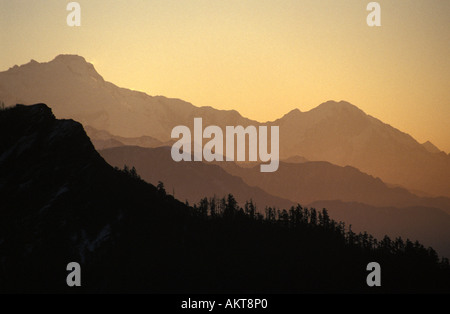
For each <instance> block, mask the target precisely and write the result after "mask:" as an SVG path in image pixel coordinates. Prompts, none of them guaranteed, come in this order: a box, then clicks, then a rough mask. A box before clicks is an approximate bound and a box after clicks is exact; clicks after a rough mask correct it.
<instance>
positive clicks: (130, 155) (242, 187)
mask: <svg viewBox="0 0 450 314" xmlns="http://www.w3.org/2000/svg"><path fill="white" fill-rule="evenodd" d="M100 154H101V156H102V157H103V158H105V160H106V161H107V162H108V163H109V164H110V165H112V166H116V167H119V168H123V166H124V165H128V166H129V167H132V166H134V167H136V170H137V172H138V174H139V175H140V176H141V177H142V179H144V180H145V181H147V182H149V183H152V184H154V185H156V184H158V181H162V182H163V183H164V185H165V187H166V189H167V191H168V193H171V194H172V193H175V197H176V198H177V199H180V200H182V201H184V200H188V201H189V203H191V204H194V203H198V202H199V201H200V199H201V198H203V197H205V196H206V197H213V196H216V197H217V198H221V197H223V196H226V195H227V194H228V193H231V194H233V195H234V196H235V198H236V200H237V201H238V202H239V204H240V205H241V206H244V203H245V201H247V200H250V199H252V200H253V202H255V204H256V205H257V206H259V209H260V211H261V212H264V208H265V207H266V206H275V207H278V208H288V207H290V206H292V205H294V204H295V203H294V202H291V201H288V200H286V199H282V198H280V197H276V196H273V195H271V194H269V193H268V192H267V191H263V190H262V189H260V188H258V187H251V186H248V185H247V184H246V183H244V181H243V180H242V179H241V178H240V177H238V176H233V175H230V174H229V173H228V172H226V171H225V170H223V169H222V168H221V167H219V166H217V165H213V164H206V163H202V162H183V161H182V162H175V161H173V160H172V157H171V156H170V147H160V148H154V149H152V148H142V147H132V146H122V147H116V148H110V149H105V150H101V151H100Z"/></svg>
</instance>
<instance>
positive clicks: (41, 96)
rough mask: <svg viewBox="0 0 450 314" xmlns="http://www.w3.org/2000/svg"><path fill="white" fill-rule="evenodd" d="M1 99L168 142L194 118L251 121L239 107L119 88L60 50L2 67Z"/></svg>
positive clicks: (226, 122)
mask: <svg viewBox="0 0 450 314" xmlns="http://www.w3.org/2000/svg"><path fill="white" fill-rule="evenodd" d="M0 99H2V100H3V101H4V102H5V103H6V104H7V105H15V104H17V103H21V104H26V105H29V104H34V103H36V102H45V103H48V104H51V108H52V110H53V112H54V114H55V116H56V117H57V118H61V119H65V118H70V119H74V120H77V121H79V122H81V123H82V124H83V125H89V126H92V127H93V128H95V129H98V130H105V131H108V132H109V133H111V134H115V135H119V136H122V137H140V136H143V135H147V136H152V137H154V138H156V139H157V140H160V141H163V142H165V141H168V140H170V134H171V131H172V128H173V127H175V126H177V125H188V126H190V127H191V126H192V125H193V120H194V117H203V120H204V122H205V123H208V124H215V125H219V126H225V125H234V124H236V123H238V124H239V123H244V124H247V123H248V122H249V120H247V119H244V118H242V117H241V116H240V114H239V113H238V112H236V111H224V110H222V111H221V110H216V109H213V108H211V107H203V108H198V107H195V106H193V105H192V104H190V103H187V102H185V101H182V100H179V99H170V98H166V97H162V96H155V97H152V96H149V95H147V94H145V93H141V92H136V91H132V90H129V89H125V88H119V87H117V86H115V85H114V84H112V83H109V82H106V81H105V80H104V79H103V78H102V77H101V76H100V75H99V74H98V73H97V72H96V71H95V69H94V66H93V65H92V64H90V63H88V62H86V60H85V59H84V58H83V57H79V56H75V55H60V56H57V57H56V58H55V59H54V60H52V61H50V62H47V63H38V62H36V61H34V60H32V61H31V62H30V63H28V64H25V65H23V66H20V67H19V66H16V67H13V68H11V69H10V70H8V71H6V72H1V73H0Z"/></svg>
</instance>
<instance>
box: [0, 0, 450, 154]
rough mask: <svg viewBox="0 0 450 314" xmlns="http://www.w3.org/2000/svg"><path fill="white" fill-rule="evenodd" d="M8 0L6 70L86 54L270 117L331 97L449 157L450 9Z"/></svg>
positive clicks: (191, 97) (309, 2)
mask: <svg viewBox="0 0 450 314" xmlns="http://www.w3.org/2000/svg"><path fill="white" fill-rule="evenodd" d="M78 2H79V3H80V5H81V9H82V12H81V19H82V20H81V23H82V25H81V27H69V26H67V24H66V17H67V14H68V12H67V11H66V5H67V3H69V1H62V0H58V1H56V0H14V1H10V0H0V43H1V44H2V45H1V46H2V48H1V49H0V71H4V70H7V69H8V68H9V67H11V66H13V65H15V64H24V63H27V62H29V61H30V59H35V60H37V61H39V62H46V61H50V60H52V59H53V58H54V57H55V56H56V55H58V54H62V53H70V54H79V55H82V56H83V57H85V58H86V59H87V60H88V61H89V62H92V63H93V64H94V65H95V67H96V69H97V71H98V72H99V73H100V74H101V75H102V76H103V77H104V78H105V79H106V80H108V81H111V82H113V83H114V84H116V85H119V86H121V87H126V88H131V89H135V90H140V91H144V92H146V93H148V94H150V95H164V96H167V97H174V98H181V99H183V100H186V101H189V102H191V103H193V104H194V105H196V106H207V105H208V106H213V107H215V108H218V109H236V110H238V111H239V112H240V113H241V114H242V115H244V116H246V117H249V118H252V119H256V120H259V121H267V120H274V119H276V118H279V117H281V116H282V115H284V114H285V113H287V112H288V111H290V110H292V109H294V108H299V109H300V110H302V111H307V110H309V109H311V108H313V107H316V106H317V105H319V104H320V103H322V102H325V101H327V100H347V101H349V102H351V103H353V104H354V105H356V106H358V107H359V108H361V109H362V110H364V111H365V112H366V113H368V114H370V115H372V116H374V117H376V118H379V119H381V120H382V121H383V122H386V123H389V124H391V125H392V126H394V127H396V128H398V129H400V130H402V131H404V132H407V133H409V134H411V135H412V136H413V137H415V138H416V139H417V140H418V141H419V142H424V141H426V140H431V141H432V142H433V143H434V144H436V145H437V146H438V147H439V148H440V149H443V150H445V151H447V152H450V128H449V121H450V57H449V56H450V1H449V0H432V1H429V0H408V1H406V0H401V1H392V0H389V1H378V2H379V3H380V5H381V9H382V16H381V23H382V26H381V27H375V28H371V27H368V26H367V24H366V17H367V14H368V12H367V11H366V6H367V4H368V3H369V2H370V1H368V0H367V1H366V0H320V1H318V0H280V1H275V0H189V1H185V0H158V1H151V0H128V1H119V0H117V1H106V0H105V1H103V0H85V1H78Z"/></svg>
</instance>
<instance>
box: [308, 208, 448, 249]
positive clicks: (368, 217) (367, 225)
mask: <svg viewBox="0 0 450 314" xmlns="http://www.w3.org/2000/svg"><path fill="white" fill-rule="evenodd" d="M309 206H310V207H314V208H317V209H321V208H326V209H327V210H328V212H329V213H330V216H331V217H333V218H334V219H336V220H338V221H345V222H346V225H347V226H349V225H351V226H352V230H353V231H354V232H356V233H358V232H364V231H367V232H368V233H370V234H372V235H373V236H374V237H376V238H377V239H382V238H383V237H384V236H385V235H388V236H389V237H390V238H391V239H395V238H397V237H402V238H403V240H405V239H411V240H413V241H414V240H419V241H420V242H421V243H423V244H424V245H426V246H432V247H433V248H434V249H436V250H437V252H438V253H439V254H440V255H442V256H445V257H448V256H450V215H448V214H446V213H444V212H443V211H442V210H439V209H437V208H430V207H421V206H414V207H405V208H398V207H392V206H391V207H386V206H384V207H375V206H370V205H367V204H362V203H357V202H342V201H315V202H313V203H311V204H309Z"/></svg>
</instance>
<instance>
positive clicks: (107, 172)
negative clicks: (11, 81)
mask: <svg viewBox="0 0 450 314" xmlns="http://www.w3.org/2000/svg"><path fill="white" fill-rule="evenodd" d="M0 134H1V136H0V200H1V203H0V292H80V293H83V292H90V293H92V292H93V293H96V292H150V293H222V292H224V293H244V292H247V293H248V292H263V293H264V292H268V293H270V292H281V293H297V292H339V293H342V292H450V270H449V267H448V264H446V263H441V262H439V261H438V257H437V255H436V253H435V252H434V251H433V250H432V249H425V248H423V247H422V246H421V245H420V244H419V243H411V242H409V241H406V242H403V241H400V240H397V241H391V240H390V239H387V238H386V239H384V240H383V241H380V242H377V241H375V240H374V239H373V238H372V237H370V236H369V235H367V234H365V235H359V236H358V235H355V234H353V233H351V232H346V231H345V228H344V226H343V224H338V223H336V222H334V221H333V220H331V219H329V217H328V216H327V214H326V211H321V212H317V211H315V210H313V209H309V210H308V209H303V208H301V207H300V206H298V207H296V208H291V210H288V211H275V210H267V215H266V217H263V216H261V215H259V214H256V213H255V212H254V210H253V209H252V206H251V204H247V206H245V210H242V209H241V208H239V206H238V205H237V204H236V202H235V200H234V198H233V196H231V195H229V196H228V197H227V198H226V199H222V200H218V201H217V202H211V200H203V201H202V202H201V203H200V204H199V206H195V207H190V206H187V205H185V204H183V203H181V202H179V201H177V200H176V199H174V198H173V197H172V196H170V195H167V194H166V193H165V191H164V188H163V186H162V185H160V186H158V188H156V187H155V186H153V185H151V184H148V183H145V182H144V181H142V180H141V179H140V178H139V177H138V175H137V174H136V173H135V172H134V171H128V170H127V171H123V170H118V169H115V168H112V167H111V166H110V165H108V164H107V163H106V162H105V161H104V160H103V159H102V158H101V157H100V156H99V154H98V153H97V152H96V151H95V149H94V147H93V146H92V144H91V142H90V140H89V138H88V137H87V135H86V133H85V132H84V130H83V128H82V126H81V125H80V124H79V123H77V122H74V121H72V120H56V119H55V117H54V116H53V114H52V112H51V110H50V109H49V108H48V107H47V106H46V105H44V104H38V105H33V106H16V107H14V108H11V109H7V110H2V111H0ZM154 167H158V165H154ZM373 261H376V262H378V263H379V264H381V268H382V272H381V274H382V277H381V278H382V279H381V281H382V286H381V287H372V288H369V287H368V286H367V284H366V276H367V274H368V271H366V265H367V264H368V263H369V262H373ZM69 262H78V263H79V264H80V265H81V269H82V271H81V278H82V279H81V282H82V286H81V287H72V288H69V287H68V286H67V285H66V276H67V275H68V271H66V265H67V264H68V263H69Z"/></svg>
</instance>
